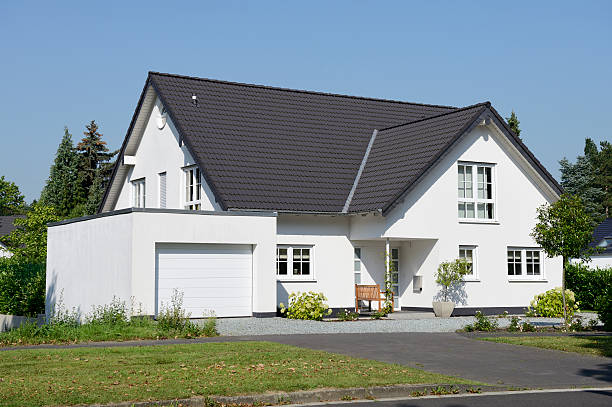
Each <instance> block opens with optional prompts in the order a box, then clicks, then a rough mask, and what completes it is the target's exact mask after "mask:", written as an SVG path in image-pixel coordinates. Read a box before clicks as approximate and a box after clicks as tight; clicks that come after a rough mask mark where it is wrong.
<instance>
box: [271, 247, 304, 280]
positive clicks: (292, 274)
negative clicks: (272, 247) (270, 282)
mask: <svg viewBox="0 0 612 407" xmlns="http://www.w3.org/2000/svg"><path fill="white" fill-rule="evenodd" d="M312 251H313V250H312V247H311V246H277V247H276V275H277V277H278V278H280V279H302V280H304V279H306V280H308V279H312V278H313V273H312Z"/></svg>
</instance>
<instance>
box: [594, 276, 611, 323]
mask: <svg viewBox="0 0 612 407" xmlns="http://www.w3.org/2000/svg"><path fill="white" fill-rule="evenodd" d="M597 311H598V316H599V320H600V321H601V322H602V323H603V326H604V329H605V330H606V331H612V287H611V288H608V290H607V293H606V295H605V296H602V297H601V301H600V302H599V309H598V310H597Z"/></svg>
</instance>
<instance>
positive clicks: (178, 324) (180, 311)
mask: <svg viewBox="0 0 612 407" xmlns="http://www.w3.org/2000/svg"><path fill="white" fill-rule="evenodd" d="M190 316H191V314H189V313H187V312H186V311H185V309H184V308H183V293H181V292H179V291H178V290H176V289H175V290H174V291H173V292H172V296H171V298H170V304H164V303H162V307H161V311H160V312H159V314H158V315H157V328H158V330H159V333H160V336H179V335H181V336H182V335H186V336H188V337H191V336H202V335H206V336H216V335H218V334H217V329H216V319H215V318H214V317H212V316H211V317H210V318H208V319H207V320H206V322H205V323H204V325H203V326H201V325H199V324H197V323H195V322H193V321H191V320H190V319H189V318H190Z"/></svg>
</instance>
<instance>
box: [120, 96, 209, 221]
mask: <svg viewBox="0 0 612 407" xmlns="http://www.w3.org/2000/svg"><path fill="white" fill-rule="evenodd" d="M161 106H162V105H161V102H160V101H159V99H158V100H156V102H155V106H154V107H153V109H152V111H151V114H150V115H149V118H148V120H147V125H146V127H145V130H144V133H143V136H142V139H141V141H140V144H139V145H138V149H137V151H136V154H135V157H136V165H134V166H133V167H132V168H131V169H130V170H129V171H128V175H127V178H126V180H125V182H124V183H123V187H122V189H121V192H120V193H119V197H118V199H117V203H116V205H115V207H114V209H123V208H130V207H132V206H133V205H132V201H133V200H132V185H131V182H132V181H133V180H138V179H142V178H145V185H146V188H145V194H146V199H145V204H146V207H147V208H159V207H160V205H159V174H160V173H162V172H166V207H167V208H171V209H183V208H184V204H185V200H184V197H185V174H184V171H183V168H184V167H188V166H190V165H195V160H194V159H193V157H192V156H191V154H190V153H189V150H188V149H187V146H186V145H185V144H183V145H182V146H181V147H179V138H178V131H177V130H176V127H174V123H172V120H170V117H168V118H167V122H166V125H165V127H164V128H163V129H161V130H160V129H159V128H158V127H157V118H158V117H159V115H160V109H161ZM202 190H203V192H202V210H205V211H213V210H221V207H220V206H219V204H218V203H217V202H216V201H215V198H214V195H213V193H212V191H211V189H210V187H209V186H208V185H207V183H206V182H205V181H204V178H203V177H202Z"/></svg>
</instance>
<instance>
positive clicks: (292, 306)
mask: <svg viewBox="0 0 612 407" xmlns="http://www.w3.org/2000/svg"><path fill="white" fill-rule="evenodd" d="M325 301H327V298H326V297H325V296H324V295H323V293H315V292H312V291H309V292H306V293H291V294H289V306H288V307H287V308H285V305H284V304H283V303H281V304H280V308H281V310H280V311H281V314H285V315H286V316H287V318H289V319H308V320H314V321H321V320H323V317H324V316H326V315H329V314H331V313H332V310H331V309H330V308H329V307H328V306H327V304H325Z"/></svg>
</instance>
